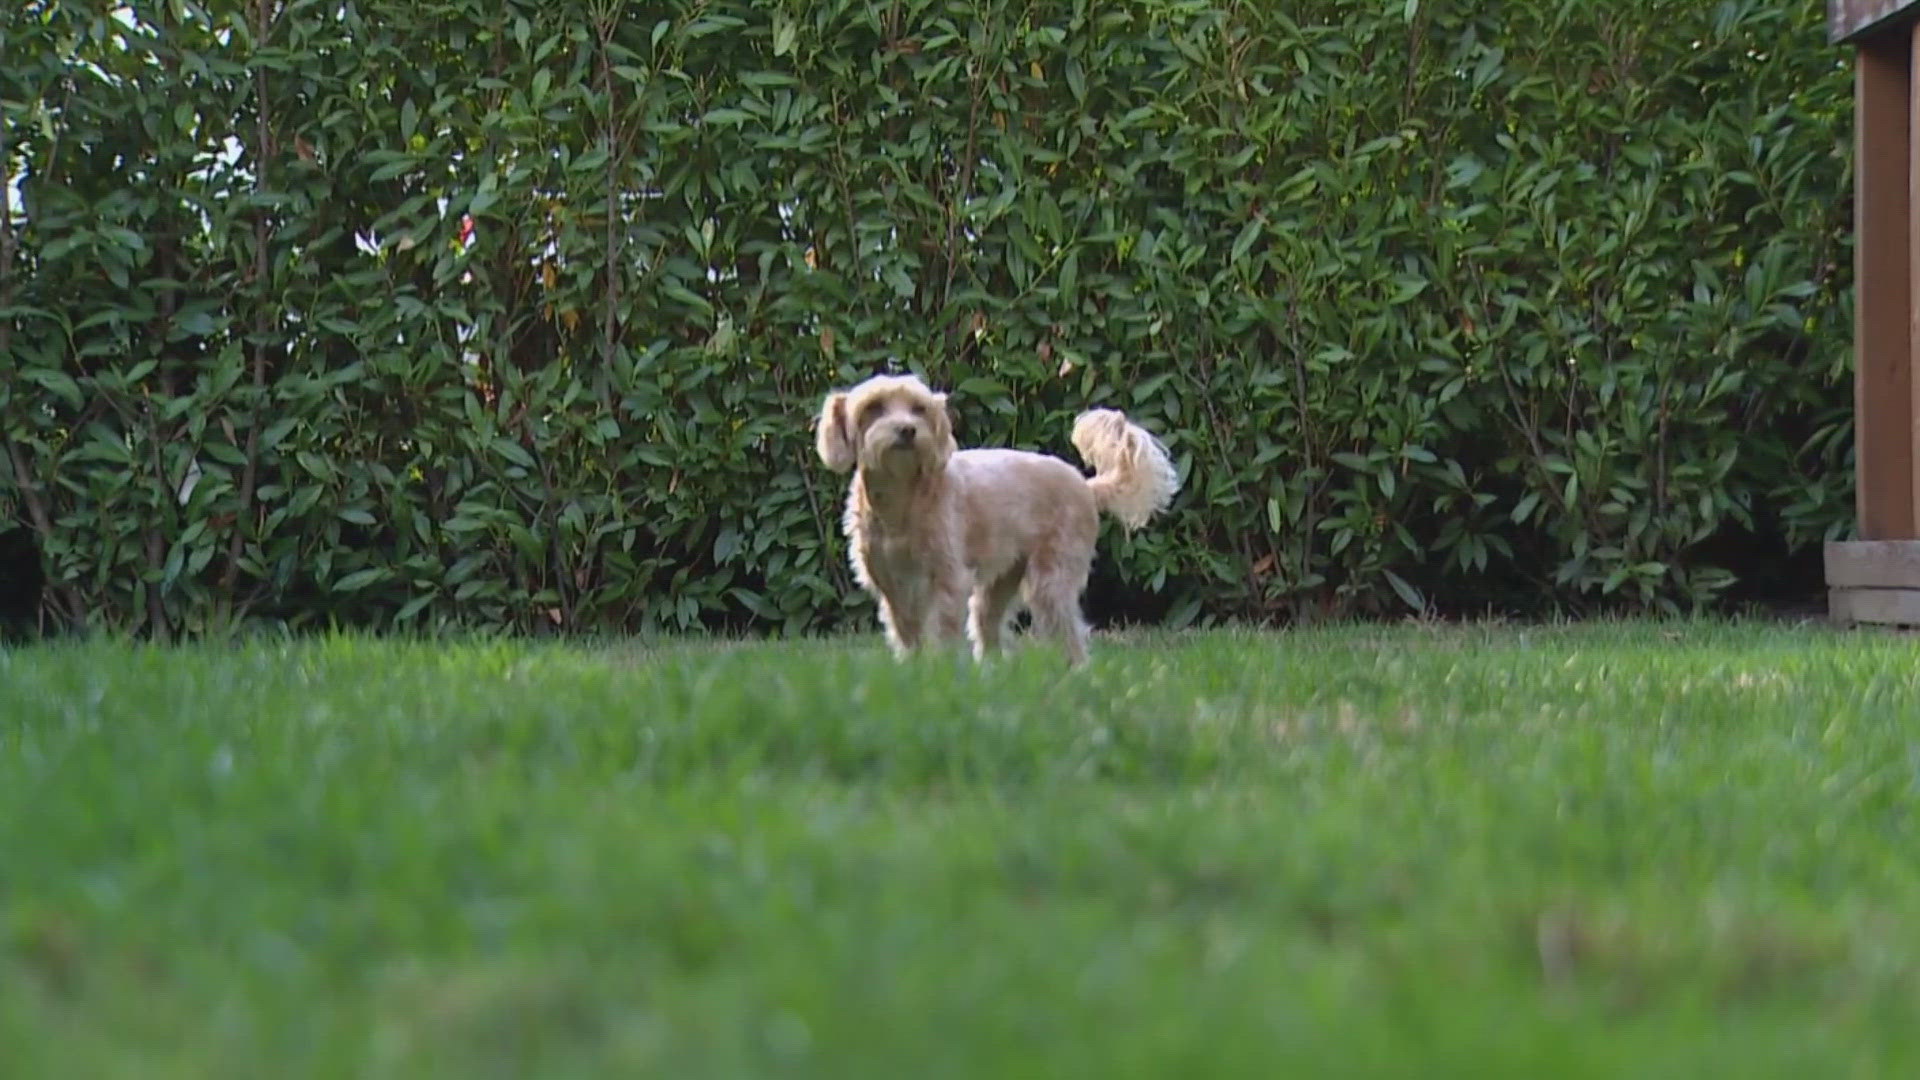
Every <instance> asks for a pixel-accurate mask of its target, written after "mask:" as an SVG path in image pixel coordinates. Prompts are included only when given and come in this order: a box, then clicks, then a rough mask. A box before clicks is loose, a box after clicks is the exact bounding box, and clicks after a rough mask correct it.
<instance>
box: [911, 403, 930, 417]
mask: <svg viewBox="0 0 1920 1080" xmlns="http://www.w3.org/2000/svg"><path fill="white" fill-rule="evenodd" d="M913 415H915V416H925V415H927V407H926V406H925V405H922V404H920V403H919V402H917V401H916V402H914V404H913Z"/></svg>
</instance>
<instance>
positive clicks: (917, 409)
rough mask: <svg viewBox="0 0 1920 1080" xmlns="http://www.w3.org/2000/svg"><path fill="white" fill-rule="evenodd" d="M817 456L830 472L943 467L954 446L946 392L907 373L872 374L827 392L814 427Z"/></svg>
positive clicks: (922, 470)
mask: <svg viewBox="0 0 1920 1080" xmlns="http://www.w3.org/2000/svg"><path fill="white" fill-rule="evenodd" d="M814 436H815V444H816V446H817V447H818V448H819V451H820V460H821V461H824V462H826V464H827V468H829V469H832V470H833V471H834V472H846V471H847V470H848V469H851V468H853V467H854V466H856V465H858V466H859V467H860V468H862V469H865V470H867V471H869V472H874V473H879V474H882V475H886V474H898V475H913V474H924V473H930V472H935V471H937V470H940V469H944V468H946V465H947V459H948V458H950V457H952V456H953V454H954V451H955V450H956V449H958V447H957V445H956V444H955V443H954V441H953V421H952V419H951V418H950V417H949V416H948V415H947V395H945V394H936V393H934V392H933V391H932V390H930V389H928V388H927V384H926V383H923V382H921V381H920V380H919V379H917V378H915V377H914V376H912V375H876V376H874V377H873V378H871V379H868V380H867V381H866V382H863V383H861V384H860V385H859V386H856V387H854V388H853V389H851V390H842V391H835V392H834V393H831V394H828V395H827V401H826V404H825V405H823V406H822V407H821V409H820V421H819V424H818V425H817V427H816V428H815V431H814Z"/></svg>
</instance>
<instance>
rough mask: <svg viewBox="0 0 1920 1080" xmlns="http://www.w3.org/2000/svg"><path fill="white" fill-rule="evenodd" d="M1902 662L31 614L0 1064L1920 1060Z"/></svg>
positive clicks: (1347, 1065)
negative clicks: (588, 635)
mask: <svg viewBox="0 0 1920 1080" xmlns="http://www.w3.org/2000/svg"><path fill="white" fill-rule="evenodd" d="M1916 661H1920V643H1916V642H1915V641H1914V640H1912V639H1909V638H1902V637H1894V636H1891V635H1884V634H1877V633H1871V632H1861V633H1838V632H1834V631H1830V630H1825V629H1820V628H1799V629H1794V628H1787V627H1781V626H1773V627H1766V626H1752V627H1739V626H1727V625H1721V624H1710V623H1708V624H1682V625H1672V626H1653V625H1628V626H1594V627H1581V628H1568V629H1517V628H1508V629H1464V630H1426V629H1417V628H1393V629H1370V630H1368V629H1350V630H1331V631H1312V632H1297V633H1286V634H1276V635H1261V636H1255V635H1235V634H1194V635H1184V636H1178V637H1140V638H1128V639H1118V640H1116V639H1099V640H1097V641H1096V645H1095V656H1094V662H1093V665H1092V667H1091V669H1090V670H1088V671H1086V672H1084V673H1078V674H1068V673H1066V672H1064V671H1063V670H1061V669H1060V668H1059V666H1058V664H1057V661H1056V659H1055V657H1054V656H1051V655H1048V654H1046V653H1044V652H1029V653H1024V654H1021V655H1019V656H1017V657H1015V658H1013V659H1012V660H1011V661H1009V662H1006V663H1003V664H1001V665H999V666H995V667H990V668H988V669H986V670H984V671H976V670H973V669H971V668H969V667H967V666H964V665H962V664H958V663H954V662H951V661H949V660H947V659H945V658H928V659H924V660H923V661H918V662H915V663H913V664H909V665H904V666H902V665H896V664H894V663H893V662H892V661H891V660H889V659H888V658H887V657H886V656H885V655H884V652H883V649H882V647H881V646H880V644H879V642H878V640H877V638H870V637H869V638H859V639H850V640H847V641H840V642H814V643H806V644H753V645H741V646H735V647H723V646H715V645H696V644H675V643H666V644H660V645H642V644H620V645H608V646H602V647H583V646H559V645H546V644H522V643H465V644H453V645H427V644H394V643H380V642H375V641H371V640H364V639H352V638H347V639H334V640H326V641H312V642H301V643H292V644H281V643H272V644H252V645H244V646H234V647H227V646H199V647H192V648H182V649H175V650H163V649H148V648H134V647H129V646H124V645H107V644H86V645H57V646H46V647H39V648H31V649H24V650H15V651H11V652H4V651H0V1074H4V1075H6V1076H8V1077H23V1078H24V1077H58V1078H62V1080H65V1078H69V1077H71V1078H83V1077H84V1078H95V1077H140V1078H142V1080H148V1078H170V1077H195V1078H199V1077H227V1076H232V1077H278V1076H293V1077H303V1076H328V1077H334V1076H337V1077H439V1076H449V1077H455V1076H457V1077H469V1076H514V1077H525V1076H542V1077H553V1076H558V1077H588V1076H595V1077H598V1076H657V1077H672V1078H675V1080H678V1078H683V1077H756V1076H818V1077H834V1078H841V1077H888V1078H901V1080H906V1078H909V1077H916V1078H917V1077H940V1076H969V1077H1004V1076H1040V1075H1051V1076H1072V1077H1102V1078H1105V1077H1118V1076H1129V1077H1131V1076H1141V1077H1146V1076H1152V1077H1187V1076H1196V1077H1197V1076H1248V1077H1275V1076H1283V1075H1284V1076H1303V1077H1305V1076H1312V1077H1328V1076H1364V1075H1375V1076H1378V1075H1396V1076H1420V1077H1449V1076H1460V1077H1486V1076H1516V1077H1529V1078H1532V1077H1541V1078H1544V1077H1555V1078H1559V1077H1575V1076H1634V1077H1649V1076H1689V1077H1704V1076H1715V1077H1719V1076H1726V1077H1735V1076H1737V1077H1755V1076H1791V1077H1811V1076H1822V1077H1825V1076H1841V1075H1846V1076H1890V1077H1891V1076H1913V1075H1920V1026H1917V1025H1916V1024H1915V1022H1914V1009H1915V1005H1916V1002H1917V1001H1920V825H1917V824H1916V817H1915V811H1916V807H1920V792H1917V790H1916V788H1917V785H1920V685H1917V684H1920V662H1916Z"/></svg>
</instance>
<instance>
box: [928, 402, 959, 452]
mask: <svg viewBox="0 0 1920 1080" xmlns="http://www.w3.org/2000/svg"><path fill="white" fill-rule="evenodd" d="M933 439H934V445H935V446H938V447H939V448H940V464H941V465H942V466H944V465H946V463H947V459H948V458H950V457H952V456H953V455H955V454H957V453H959V452H960V444H959V442H957V441H956V440H955V439H954V437H953V409H952V407H950V406H949V405H948V404H947V395H945V394H935V395H933Z"/></svg>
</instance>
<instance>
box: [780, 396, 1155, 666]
mask: <svg viewBox="0 0 1920 1080" xmlns="http://www.w3.org/2000/svg"><path fill="white" fill-rule="evenodd" d="M815 436H816V440H817V446H818V448H819V451H820V459H821V460H822V461H824V462H826V465H827V467H828V468H829V469H832V470H833V471H835V472H846V471H847V470H848V469H854V470H855V471H854V476H853V485H852V488H851V490H850V491H849V492H848V493H847V510H846V517H845V521H844V525H845V529H846V534H847V539H848V540H849V541H850V542H851V546H852V549H853V550H852V558H853V572H854V577H855V578H856V579H858V581H859V582H860V585H861V587H862V588H864V589H866V590H867V591H868V592H870V593H872V594H873V595H874V597H875V599H877V600H878V601H879V605H880V621H881V623H882V624H883V625H884V626H885V627H886V631H887V641H888V643H889V644H891V645H892V647H893V650H894V653H895V654H896V655H900V656H904V655H906V654H907V653H909V652H911V651H913V650H914V649H916V648H918V647H920V646H921V645H922V644H924V643H927V642H930V641H937V640H946V639H953V638H957V637H959V636H960V633H961V630H962V627H963V625H964V627H965V631H966V634H967V636H968V637H969V638H970V639H971V640H972V642H973V654H974V656H975V657H976V658H984V657H986V656H987V655H988V654H989V653H993V652H995V651H997V650H998V649H999V647H1000V638H1001V635H1002V633H1003V632H1004V630H1005V629H1006V624H1007V622H1008V620H1009V619H1010V617H1011V616H1012V615H1013V614H1014V611H1015V607H1014V604H1015V601H1016V599H1017V600H1019V601H1022V602H1024V603H1025V605H1026V607H1027V609H1028V610H1029V611H1031V612H1032V614H1033V622H1034V629H1035V630H1036V631H1039V632H1041V633H1046V634H1051V635H1054V636H1055V637H1058V638H1059V639H1060V642H1061V644H1062V645H1063V646H1065V648H1066V651H1067V658H1068V660H1069V661H1070V662H1071V663H1072V664H1074V665H1075V666H1078V665H1080V664H1082V663H1084V662H1085V661H1086V658H1087V624H1086V621H1085V620H1084V619H1083V618H1082V617H1081V614H1080V593H1081V591H1082V590H1083V589H1084V588H1085V587H1086V583H1087V572H1088V571H1089V570H1090V569H1091V568H1092V566H1093V548H1094V541H1095V540H1096V539H1097V538H1098V536H1099V526H1100V521H1099V514H1100V511H1102V510H1104V511H1106V512H1107V513H1110V514H1112V515H1113V516H1114V517H1116V518H1118V519H1119V520H1120V522H1121V523H1122V524H1123V525H1125V526H1126V527H1127V528H1128V529H1137V528H1139V527H1140V526H1142V525H1144V524H1146V523H1147V520H1148V519H1149V518H1151V517H1152V516H1153V515H1154V514H1156V513H1158V512H1159V511H1161V510H1164V509H1166V506H1167V503H1168V502H1169V501H1170V500H1172V498H1173V495H1174V492H1175V491H1176V490H1177V489H1178V488H1179V485H1180V481H1179V477H1178V475H1177V474H1176V473H1175V471H1174V468H1173V463H1172V461H1170V460H1169V459H1168V457H1167V450H1166V447H1164V446H1162V445H1161V444H1160V441H1159V440H1158V439H1156V438H1154V437H1153V435H1152V434H1150V433H1148V432H1147V431H1146V430H1145V429H1144V428H1141V427H1139V426H1138V425H1136V424H1133V423H1130V422H1129V421H1128V420H1127V418H1126V417H1125V416H1124V415H1122V414H1121V413H1118V412H1115V411H1114V410H1112V409H1094V410H1092V411H1090V412H1085V413H1082V414H1081V415H1080V417H1079V418H1078V419H1076V420H1075V421H1074V424H1073V445H1074V448H1075V449H1076V450H1078V451H1079V452H1080V456H1081V458H1082V459H1084V460H1085V461H1086V462H1087V463H1088V464H1089V465H1091V466H1093V470H1094V475H1093V476H1092V477H1091V478H1089V477H1086V476H1083V475H1082V474H1081V472H1080V470H1079V469H1076V468H1074V467H1073V466H1072V465H1069V464H1067V463H1066V462H1065V461H1062V460H1060V459H1059V458H1057V457H1051V456H1049V455H1046V454H1033V453H1027V452H1026V451H1022V450H993V449H989V450H961V449H959V447H958V445H957V444H956V443H955V442H954V438H953V422H952V419H951V417H950V416H949V415H948V413H947V396H946V395H945V394H937V393H934V392H933V391H932V390H930V389H928V388H927V385H926V384H925V383H923V382H921V381H920V380H919V379H917V378H915V377H913V376H911V375H879V376H875V377H874V378H871V379H868V380H867V381H866V382H863V383H861V384H860V385H859V386H856V387H854V388H853V389H851V390H846V391H837V392H835V393H832V394H829V395H828V396H827V400H826V404H825V405H824V406H823V407H822V408H821V410H820V419H819V423H818V426H817V428H816V431H815Z"/></svg>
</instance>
